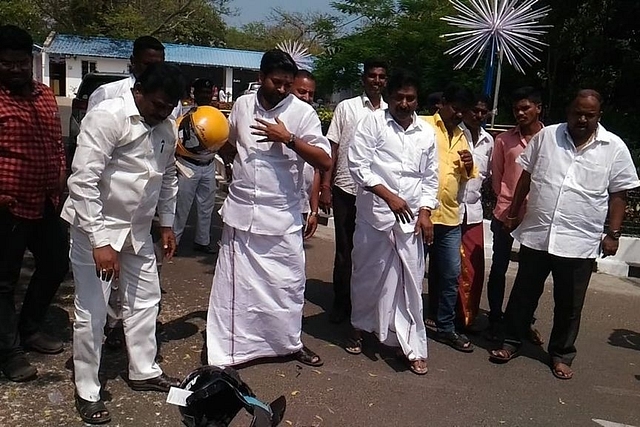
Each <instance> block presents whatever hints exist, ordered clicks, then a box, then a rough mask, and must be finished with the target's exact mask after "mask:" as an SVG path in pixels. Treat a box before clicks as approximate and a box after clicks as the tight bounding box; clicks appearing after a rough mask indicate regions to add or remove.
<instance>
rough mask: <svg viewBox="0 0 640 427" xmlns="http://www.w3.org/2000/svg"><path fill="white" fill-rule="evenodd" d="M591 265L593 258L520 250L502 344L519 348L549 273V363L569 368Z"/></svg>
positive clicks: (506, 313) (574, 351) (591, 268)
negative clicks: (563, 364)
mask: <svg viewBox="0 0 640 427" xmlns="http://www.w3.org/2000/svg"><path fill="white" fill-rule="evenodd" d="M594 262H595V259H593V258H590V259H583V258H563V257H559V256H555V255H551V254H549V253H548V252H545V251H538V250H534V249H531V248H528V247H526V246H521V247H520V255H519V267H518V274H517V275H516V280H515V283H514V285H513V290H512V291H511V295H510V296H509V303H508V304H507V310H506V311H505V315H504V320H505V344H510V345H513V346H515V347H519V346H520V345H521V344H522V341H523V339H524V338H525V337H526V336H527V334H528V333H529V329H530V327H531V321H532V319H533V314H534V313H535V311H536V308H537V307H538V301H539V300H540V296H541V295H542V292H543V291H544V282H545V280H546V279H547V277H548V276H549V273H551V275H552V277H553V301H554V309H553V329H552V331H551V337H550V338H549V347H548V350H549V355H550V356H551V360H552V362H553V363H560V362H561V363H565V364H567V365H571V363H572V362H573V359H574V358H575V356H576V347H575V342H576V338H578V331H579V329H580V317H581V315H582V306H583V305H584V299H585V296H586V294H587V288H588V286H589V280H590V279H591V272H592V271H593V264H594Z"/></svg>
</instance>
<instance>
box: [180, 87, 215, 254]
mask: <svg viewBox="0 0 640 427" xmlns="http://www.w3.org/2000/svg"><path fill="white" fill-rule="evenodd" d="M212 96H213V83H212V82H211V80H209V79H198V80H196V81H195V82H194V83H193V98H194V101H195V107H194V109H195V108H198V107H199V106H203V105H211V98H212ZM186 114H188V112H187V113H186ZM190 137H191V138H193V139H196V140H197V137H196V135H195V134H194V133H191V135H190ZM194 142H195V145H196V146H197V145H199V142H197V141H194ZM185 144H189V142H188V141H186V142H185ZM214 157H215V153H214V152H212V151H205V152H202V153H199V154H197V155H193V157H187V156H181V155H176V160H177V161H178V163H179V165H178V204H177V206H176V223H175V225H174V227H173V231H174V232H175V234H176V242H177V243H178V245H179V244H180V240H181V239H182V233H183V232H184V228H185V226H186V225H187V219H188V218H189V212H190V211H191V206H192V205H193V204H194V203H193V202H194V200H195V208H196V214H197V222H196V236H195V238H194V242H193V249H194V250H195V251H197V252H202V253H205V254H209V255H210V254H214V253H216V252H217V248H216V247H215V246H212V245H211V216H212V215H213V208H214V207H215V204H216V188H217V185H216V168H215V164H214V162H213V161H214Z"/></svg>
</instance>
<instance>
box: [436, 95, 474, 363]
mask: <svg viewBox="0 0 640 427" xmlns="http://www.w3.org/2000/svg"><path fill="white" fill-rule="evenodd" d="M472 106H473V94H472V93H471V92H470V91H469V90H468V89H466V88H463V87H460V86H455V85H451V86H449V87H447V89H446V90H445V91H444V93H443V95H442V106H441V108H440V109H439V110H438V112H437V113H436V114H434V115H433V116H427V117H424V120H425V121H427V123H429V124H430V125H431V126H433V128H434V129H435V130H436V139H437V147H438V179H439V188H438V203H439V206H438V208H437V209H435V210H434V211H433V212H432V214H431V222H432V223H433V243H432V244H431V245H430V246H429V247H428V249H427V250H428V253H429V313H428V315H429V318H430V319H433V320H435V326H436V328H437V334H436V337H435V339H436V340H438V341H440V342H443V343H445V344H447V345H449V346H451V347H453V348H454V349H456V350H459V351H463V352H471V351H473V345H472V344H471V342H470V341H469V339H468V338H467V337H466V336H465V335H463V334H458V333H457V332H456V330H455V324H454V321H455V317H456V316H455V310H456V302H457V297H458V276H459V275H460V240H461V232H460V215H459V202H458V200H459V197H458V195H459V192H460V191H461V189H462V188H463V186H464V184H465V183H466V182H467V181H468V180H469V179H471V178H474V177H475V176H476V174H477V170H476V168H475V166H474V164H473V156H472V155H471V152H470V151H469V143H468V142H467V139H466V138H465V136H464V133H463V131H462V129H461V128H460V127H459V125H460V123H461V122H462V115H463V114H464V112H465V111H467V110H469V109H470V108H471V107H472Z"/></svg>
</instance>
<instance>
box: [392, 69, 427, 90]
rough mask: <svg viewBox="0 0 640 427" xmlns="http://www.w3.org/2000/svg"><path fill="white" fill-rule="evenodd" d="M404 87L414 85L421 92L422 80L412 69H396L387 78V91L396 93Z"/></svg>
mask: <svg viewBox="0 0 640 427" xmlns="http://www.w3.org/2000/svg"><path fill="white" fill-rule="evenodd" d="M404 87H412V88H415V90H416V92H419V91H420V81H419V80H418V77H416V75H415V74H414V73H412V72H411V71H409V70H404V69H401V68H400V69H397V70H395V71H394V72H393V73H392V74H391V76H390V77H389V80H387V92H389V93H394V92H396V91H398V90H400V89H402V88H404Z"/></svg>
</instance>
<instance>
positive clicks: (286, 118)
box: [220, 93, 331, 236]
mask: <svg viewBox="0 0 640 427" xmlns="http://www.w3.org/2000/svg"><path fill="white" fill-rule="evenodd" d="M276 117H278V118H279V119H280V121H282V122H283V123H284V125H285V126H286V128H287V130H288V131H289V132H291V133H293V134H295V135H296V136H297V137H298V138H300V139H302V140H304V141H305V142H307V143H308V144H311V145H313V146H316V147H320V148H322V150H323V151H324V152H325V153H327V154H329V155H331V147H330V146H329V141H328V140H327V139H326V138H325V137H324V136H322V128H321V126H320V119H319V118H318V115H317V114H316V112H315V110H314V109H313V108H312V107H311V106H310V105H308V104H307V103H306V102H303V101H300V100H299V99H298V98H296V97H295V96H293V95H289V96H287V97H286V98H285V99H283V100H282V101H281V102H280V103H279V104H278V105H276V106H275V107H273V108H272V109H270V110H265V109H264V108H263V107H262V105H260V102H258V96H257V94H256V93H252V94H247V95H243V96H241V97H240V98H238V99H237V100H236V102H235V103H234V104H233V108H232V109H231V114H230V115H229V142H230V143H231V144H233V145H234V146H235V147H236V149H237V151H238V154H237V155H236V157H235V159H234V161H233V180H232V182H231V185H230V186H229V195H228V196H227V198H226V199H225V201H224V204H223V205H222V209H221V210H220V215H221V216H222V219H223V221H224V222H225V223H226V224H228V225H230V226H231V227H234V228H237V229H239V230H242V231H250V232H251V233H255V234H263V235H269V236H282V235H285V234H289V233H293V232H296V231H298V230H300V229H301V228H302V215H301V214H300V205H301V194H302V188H303V185H304V174H303V169H304V164H305V161H304V160H303V159H302V157H300V156H299V155H298V154H297V153H296V152H295V151H293V150H291V149H289V148H287V146H286V145H285V144H282V143H280V142H258V140H260V139H263V137H262V136H257V135H252V132H254V130H253V129H251V128H250V126H251V125H256V124H259V123H258V122H256V119H257V118H260V119H263V120H266V121H268V122H271V123H275V118H276Z"/></svg>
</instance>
